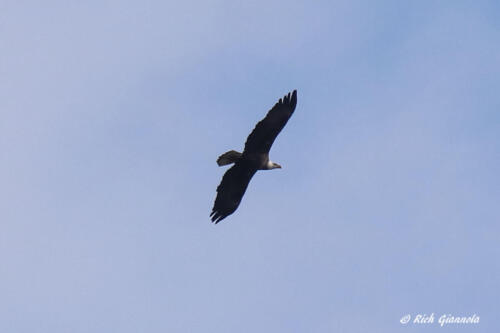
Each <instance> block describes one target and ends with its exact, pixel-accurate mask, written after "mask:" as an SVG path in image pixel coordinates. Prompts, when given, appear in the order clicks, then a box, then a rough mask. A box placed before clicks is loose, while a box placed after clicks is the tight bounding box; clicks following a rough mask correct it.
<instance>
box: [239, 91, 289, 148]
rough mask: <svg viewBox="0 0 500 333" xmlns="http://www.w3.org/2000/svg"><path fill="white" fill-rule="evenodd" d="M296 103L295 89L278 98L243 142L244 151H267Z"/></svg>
mask: <svg viewBox="0 0 500 333" xmlns="http://www.w3.org/2000/svg"><path fill="white" fill-rule="evenodd" d="M296 105H297V90H294V91H293V93H291V94H290V93H288V95H285V97H283V98H280V100H279V101H278V103H276V104H275V105H274V106H273V108H272V109H271V110H270V111H269V112H268V113H267V115H266V117H265V118H264V119H262V120H261V121H259V122H258V123H257V125H255V128H254V129H253V131H252V133H250V135H249V136H248V138H247V141H246V143H245V150H244V153H247V154H248V153H265V154H267V153H269V150H271V146H272V145H273V142H274V140H275V139H276V137H277V136H278V134H279V133H280V132H281V130H282V129H283V127H285V125H286V123H287V122H288V119H290V117H291V116H292V114H293V111H295V106H296Z"/></svg>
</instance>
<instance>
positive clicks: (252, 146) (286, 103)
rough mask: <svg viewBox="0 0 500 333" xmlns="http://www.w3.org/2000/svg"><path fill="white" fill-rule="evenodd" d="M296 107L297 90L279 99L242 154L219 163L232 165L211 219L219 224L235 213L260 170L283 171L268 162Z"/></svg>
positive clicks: (228, 154)
mask: <svg viewBox="0 0 500 333" xmlns="http://www.w3.org/2000/svg"><path fill="white" fill-rule="evenodd" d="M296 105H297V90H294V91H293V93H288V95H285V96H284V97H283V98H280V100H279V101H278V103H276V104H275V105H274V106H273V108H272V109H271V110H270V111H269V112H268V113H267V115H266V117H265V118H264V119H262V120H261V121H259V122H258V123H257V125H256V126H255V128H254V129H253V131H252V133H250V135H249V136H248V138H247V141H246V143H245V149H244V150H243V153H240V152H237V151H235V150H230V151H228V152H226V153H224V154H222V155H221V156H219V158H218V159H217V164H218V165H219V166H223V165H228V164H233V163H234V165H233V166H232V167H231V168H230V169H229V170H227V171H226V173H225V174H224V177H222V181H221V182H220V184H219V186H218V187H217V197H216V198H215V203H214V207H213V208H212V213H211V214H210V217H211V219H212V222H215V223H216V224H217V223H218V222H220V221H221V220H223V219H225V218H226V217H227V216H229V215H231V214H232V213H234V211H235V210H236V209H237V208H238V206H239V205H240V202H241V199H242V198H243V195H244V194H245V191H246V189H247V187H248V184H249V183H250V179H252V177H253V175H254V174H255V173H256V172H257V170H272V169H276V168H280V169H281V165H279V164H278V163H274V162H273V161H271V160H270V159H269V150H270V149H271V146H272V145H273V142H274V140H275V139H276V137H277V136H278V134H279V133H280V132H281V130H282V129H283V127H285V125H286V123H287V121H288V119H290V117H291V116H292V114H293V111H295V106H296Z"/></svg>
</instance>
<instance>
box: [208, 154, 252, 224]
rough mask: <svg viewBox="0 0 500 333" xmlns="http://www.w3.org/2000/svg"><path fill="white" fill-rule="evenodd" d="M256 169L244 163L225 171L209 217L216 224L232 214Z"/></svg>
mask: <svg viewBox="0 0 500 333" xmlns="http://www.w3.org/2000/svg"><path fill="white" fill-rule="evenodd" d="M256 171H257V169H255V168H253V167H251V166H249V165H248V164H245V163H239V162H238V163H236V164H235V165H233V166H232V167H231V168H230V169H229V170H227V171H226V173H225V174H224V177H222V181H221V182H220V184H219V186H218V187H217V197H216V198H215V203H214V207H213V208H212V213H211V214H210V217H211V218H212V222H215V223H216V224H217V223H218V222H220V221H221V220H223V219H224V218H226V217H227V216H229V215H231V214H232V213H234V211H235V210H236V208H238V206H239V205H240V202H241V199H242V198H243V195H244V194H245V191H246V189H247V187H248V184H249V183H250V179H252V177H253V175H254V174H255V172H256Z"/></svg>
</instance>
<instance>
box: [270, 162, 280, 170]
mask: <svg viewBox="0 0 500 333" xmlns="http://www.w3.org/2000/svg"><path fill="white" fill-rule="evenodd" d="M269 169H281V165H279V164H278V163H274V162H271V165H270V167H269Z"/></svg>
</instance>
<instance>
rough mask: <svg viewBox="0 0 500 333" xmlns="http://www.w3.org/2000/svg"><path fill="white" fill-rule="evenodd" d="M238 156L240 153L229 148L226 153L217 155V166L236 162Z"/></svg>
mask: <svg viewBox="0 0 500 333" xmlns="http://www.w3.org/2000/svg"><path fill="white" fill-rule="evenodd" d="M240 157H241V153H239V152H237V151H236V150H230V151H228V152H227V153H224V154H222V155H220V156H219V158H218V159H217V164H218V165H219V166H223V165H228V164H231V163H236V161H238V159H239V158H240Z"/></svg>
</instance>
